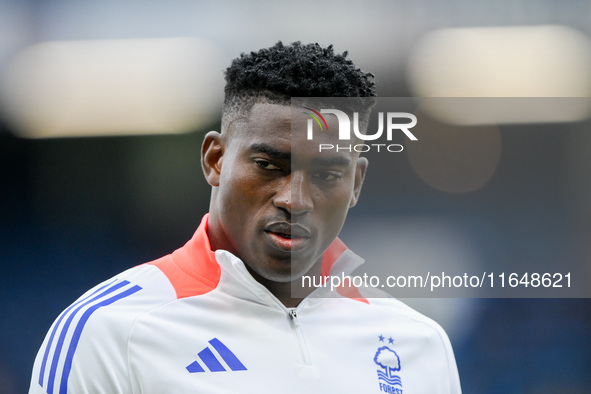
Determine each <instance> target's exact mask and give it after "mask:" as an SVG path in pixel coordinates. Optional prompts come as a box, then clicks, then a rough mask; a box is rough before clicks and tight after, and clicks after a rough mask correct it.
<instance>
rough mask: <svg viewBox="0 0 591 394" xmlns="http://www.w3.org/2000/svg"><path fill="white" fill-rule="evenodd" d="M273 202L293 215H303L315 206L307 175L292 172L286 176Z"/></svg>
mask: <svg viewBox="0 0 591 394" xmlns="http://www.w3.org/2000/svg"><path fill="white" fill-rule="evenodd" d="M273 204H274V205H275V206H276V207H277V208H280V209H283V210H285V211H286V212H287V213H289V214H290V215H292V216H299V215H303V214H305V213H307V212H309V211H311V210H312V209H313V208H314V203H313V201H312V196H311V190H310V185H309V182H308V181H307V180H306V176H305V175H304V174H302V173H299V172H292V173H291V174H290V176H288V177H285V178H284V183H283V185H282V187H281V189H280V190H279V191H278V192H277V194H275V197H274V200H273Z"/></svg>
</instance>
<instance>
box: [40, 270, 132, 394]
mask: <svg viewBox="0 0 591 394" xmlns="http://www.w3.org/2000/svg"><path fill="white" fill-rule="evenodd" d="M141 289H142V288H141V287H140V286H137V285H133V284H131V283H130V282H128V281H126V280H117V279H115V280H113V281H111V282H109V283H107V284H106V285H104V286H102V287H100V288H98V289H97V290H95V291H94V292H92V293H91V294H90V295H88V296H86V297H84V298H81V299H79V300H78V301H76V302H75V303H74V304H72V305H70V307H69V308H68V309H66V310H65V311H64V312H62V314H61V315H60V316H59V317H58V319H57V320H56V322H55V324H54V326H53V328H52V330H51V334H50V335H49V339H48V341H47V345H46V346H45V351H44V353H43V360H42V362H41V371H40V372H39V377H38V382H39V385H40V386H41V387H43V388H45V391H46V392H47V393H48V394H54V393H60V394H66V393H67V392H68V378H69V376H70V372H71V371H72V361H73V359H74V354H75V353H76V348H77V346H78V342H79V341H80V336H81V335H82V330H84V326H85V325H86V323H87V322H88V319H89V318H90V316H92V314H93V313H94V312H96V311H97V310H98V309H100V308H102V307H105V306H107V305H111V304H112V303H114V302H116V301H119V300H121V299H123V298H125V297H129V296H130V295H132V294H134V293H136V292H138V291H139V290H141Z"/></svg>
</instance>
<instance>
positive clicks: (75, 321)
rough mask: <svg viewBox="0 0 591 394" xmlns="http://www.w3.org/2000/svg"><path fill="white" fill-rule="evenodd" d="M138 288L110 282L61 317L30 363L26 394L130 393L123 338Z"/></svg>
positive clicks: (78, 302) (127, 282)
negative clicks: (31, 367)
mask: <svg viewBox="0 0 591 394" xmlns="http://www.w3.org/2000/svg"><path fill="white" fill-rule="evenodd" d="M141 290H142V288H141V287H140V286H138V285H137V284H134V283H131V282H129V281H127V280H125V279H118V278H115V279H112V280H109V281H107V282H105V283H103V284H100V285H98V286H97V287H95V288H94V289H91V290H90V291H88V292H87V293H86V294H84V295H83V296H82V297H81V298H79V299H78V300H77V301H76V302H74V303H73V304H72V305H70V306H69V307H68V308H67V309H66V310H65V311H63V312H62V313H61V314H60V315H59V316H58V318H57V319H56V320H55V322H54V323H53V325H52V326H51V328H50V329H49V332H48V333H47V335H46V337H45V340H44V341H43V345H42V346H41V349H40V350H39V352H38V354H37V357H36V359H35V363H34V367H33V373H32V377H31V384H30V388H29V393H30V394H37V393H39V394H41V393H48V394H57V393H60V394H66V393H76V394H81V393H93V394H100V393H105V394H106V393H131V384H130V380H129V370H128V365H127V336H128V333H129V328H130V327H131V325H132V324H133V320H131V319H130V313H129V312H130V310H131V309H132V307H133V303H134V298H136V297H137V294H139V293H141Z"/></svg>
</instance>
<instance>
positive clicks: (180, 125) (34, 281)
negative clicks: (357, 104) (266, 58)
mask: <svg viewBox="0 0 591 394" xmlns="http://www.w3.org/2000/svg"><path fill="white" fill-rule="evenodd" d="M590 37H591V1H589V0H585V1H583V0H572V1H568V2H561V3H559V2H557V1H550V0H518V1H511V2H498V1H485V2H472V1H468V0H450V1H446V2H438V1H435V0H417V1H412V2H408V1H385V0H384V1H376V0H373V1H366V2H351V3H348V4H347V5H346V6H345V5H344V3H343V2H340V1H325V2H322V3H320V4H319V3H318V2H313V1H308V0H304V1H300V2H297V3H287V2H270V1H250V2H239V1H220V2H216V3H215V4H214V3H213V2H205V1H192V0H173V1H169V2H158V1H151V0H147V1H146V0H143V1H139V0H136V1H115V0H105V1H102V2H84V1H75V0H56V1H52V2H42V1H38V0H24V1H16V0H0V205H1V208H0V240H1V243H0V267H1V270H2V271H1V279H0V281H1V282H0V283H1V285H0V297H1V299H2V306H1V308H2V309H1V311H0V331H1V332H2V334H1V335H0V392H2V393H6V394H12V393H21V392H25V391H26V390H27V387H28V381H29V374H30V369H31V366H32V362H33V358H34V356H35V353H36V351H37V349H38V348H39V346H40V344H41V341H42V339H43V336H44V334H45V332H46V331H47V329H48V328H49V326H50V324H51V322H52V321H53V319H54V318H55V317H56V316H57V314H58V313H59V312H60V311H61V310H63V309H64V308H65V307H66V306H67V305H68V304H69V303H70V302H72V301H73V300H74V299H75V298H76V297H77V296H79V295H80V294H81V293H82V292H83V291H85V290H87V289H88V288H90V287H91V286H93V285H94V284H96V283H97V282H99V281H102V280H104V279H106V278H108V277H110V276H112V275H114V274H116V273H117V272H120V271H122V270H124V269H126V268H128V267H131V266H133V265H136V264H139V263H142V262H144V261H147V260H151V259H153V258H156V257H159V256H161V255H163V254H165V253H168V252H170V251H172V250H174V249H175V248H176V247H178V246H179V245H181V244H183V243H184V242H185V241H186V240H187V239H189V237H190V236H191V234H192V233H193V231H194V229H195V228H196V226H197V225H198V223H199V220H200V218H201V216H202V215H203V214H204V213H205V212H206V211H207V207H208V200H209V197H208V196H209V188H208V187H207V185H206V183H205V181H204V180H203V177H202V175H201V170H200V166H199V148H200V143H201V139H202V137H203V134H204V132H206V131H208V130H212V129H219V126H220V125H219V122H218V119H219V111H220V107H221V100H222V94H221V93H222V86H223V74H222V70H223V68H224V67H225V66H227V65H228V64H229V62H230V61H231V59H233V58H234V57H236V56H237V55H238V54H240V53H241V52H247V51H250V50H256V49H259V48H262V47H266V46H270V45H272V44H274V43H275V42H276V41H278V40H282V41H284V42H292V41H296V40H301V41H303V42H319V43H320V44H322V45H327V44H330V43H332V44H334V46H335V48H336V50H337V51H344V50H348V51H349V53H350V56H351V58H352V59H353V60H354V61H355V62H356V63H357V64H358V65H359V66H360V67H361V68H363V69H365V70H369V71H372V72H374V73H375V74H376V76H377V78H376V80H377V84H378V93H379V95H380V96H383V97H388V96H391V97H410V96H425V97H433V96H434V97H579V98H585V97H590V96H591V38H590ZM584 102H585V100H583V103H584ZM587 102H588V101H587ZM588 110H589V108H588V107H587V108H582V109H581V111H579V112H577V115H576V116H574V117H573V118H570V119H567V121H568V122H569V123H568V126H565V127H566V129H565V128H561V130H566V132H560V133H557V132H555V128H554V127H553V124H554V123H553V122H555V120H552V119H548V118H547V116H546V115H547V114H539V115H540V118H536V117H535V116H534V117H531V118H526V119H521V120H520V121H519V125H515V124H511V125H507V126H501V127H500V128H499V129H496V130H495V131H493V137H494V136H496V135H498V136H500V138H498V139H494V141H498V147H497V148H498V151H496V152H493V153H492V154H491V155H492V157H494V158H495V159H494V160H493V161H494V166H493V168H488V169H485V170H483V172H482V176H480V177H477V178H476V179H473V180H471V181H470V183H469V184H459V185H458V184H457V182H456V180H454V179H452V178H453V177H452V178H450V179H447V180H446V178H445V177H444V178H443V180H442V175H441V174H440V173H437V172H433V171H431V172H429V169H427V170H425V168H423V167H420V166H417V160H419V159H417V158H416V155H415V156H412V155H411V154H409V157H407V156H404V157H402V156H401V157H400V158H399V159H397V163H399V165H397V166H396V167H394V168H392V175H391V179H389V180H388V181H387V182H384V181H383V180H382V181H381V182H380V180H378V181H377V184H378V185H381V186H382V187H386V186H387V187H389V188H390V189H392V190H393V193H394V194H393V196H394V197H392V200H391V201H389V203H390V204H391V206H392V207H393V208H392V209H391V210H389V211H388V212H383V211H376V209H375V206H373V205H372V203H371V201H369V200H370V199H366V200H363V198H362V203H361V204H360V205H359V206H358V207H356V208H355V209H354V210H353V211H351V214H350V221H349V222H348V223H347V227H346V229H345V230H344V233H343V237H344V238H345V240H347V239H350V240H351V242H352V243H355V240H356V239H357V242H358V243H359V242H360V241H359V237H358V236H357V235H355V228H363V229H368V228H369V229H373V231H374V232H375V233H374V235H372V236H373V237H374V238H375V236H376V234H377V235H379V234H382V235H383V234H388V235H389V236H390V237H389V238H387V239H388V240H394V241H392V242H394V243H393V245H398V246H399V247H398V248H396V250H397V251H398V252H397V253H399V254H400V255H401V256H403V257H404V258H413V259H415V260H417V259H419V260H422V261H437V258H439V257H441V256H444V257H445V258H446V259H448V260H453V261H463V260H466V261H470V260H474V261H483V262H485V263H487V264H490V265H494V263H495V262H499V263H500V264H501V263H502V265H503V266H506V265H508V266H511V265H515V266H518V265H519V264H520V262H523V261H528V262H540V264H541V266H543V267H546V266H548V267H557V266H559V262H560V261H567V260H568V261H577V262H580V264H589V263H591V261H590V260H591V258H590V257H591V247H590V245H591V227H590V225H589V223H590V222H591V204H590V201H591V199H590V197H591V182H590V181H589V180H590V179H591V155H590V154H589V152H591V134H589V129H590V128H589V126H590V123H589V120H588V112H589V111H588ZM509 123H511V122H509ZM494 138H497V137H494ZM442 144H443V145H441V146H440V147H441V149H442V150H443V151H444V152H449V155H450V157H452V156H453V157H457V156H462V152H464V151H462V150H460V151H458V150H457V149H459V148H458V144H449V146H446V145H445V141H442ZM471 144H472V145H470V144H469V145H468V146H467V147H461V149H464V150H465V149H468V150H471V149H478V148H479V147H481V141H479V140H478V139H475V140H474V141H473V142H471ZM479 144H480V145H479ZM495 146H497V145H495ZM488 153H490V152H488ZM413 157H414V159H413ZM419 161H420V160H419ZM454 163H455V164H454V165H456V166H469V165H471V164H472V162H471V161H470V160H468V161H467V162H465V161H462V160H458V161H456V162H454ZM372 165H375V164H374V163H372ZM378 165H379V163H378ZM386 165H387V164H386ZM419 167H420V168H419ZM385 184H387V185H386V186H384V185H385ZM373 192H374V193H376V194H374V195H378V196H379V192H380V189H377V190H373ZM364 193H368V194H370V195H371V193H372V190H371V186H370V187H369V188H368V190H366V191H364ZM366 197H367V196H366ZM364 202H365V203H364ZM368 218H369V219H372V218H373V219H375V220H374V221H373V222H368ZM370 236H371V234H370ZM396 242H397V243H396ZM386 243H387V241H386ZM413 243H416V244H413ZM389 245H392V244H389ZM413 245H414V246H416V245H431V246H432V247H430V248H423V249H422V252H421V254H419V255H412V256H411V255H409V253H410V252H408V251H410V250H413V247H412V246H413ZM360 246H361V247H362V246H363V245H362V242H361V245H360ZM415 249H416V248H415ZM405 253H406V254H405ZM360 254H362V255H363V253H362V252H360ZM413 261H414V260H413ZM434 268H437V267H436V266H434ZM583 280H587V281H590V280H591V275H590V276H589V277H587V278H583ZM409 303H411V304H413V305H414V306H416V307H417V308H419V309H420V310H422V311H423V312H424V313H426V314H427V315H430V316H432V317H434V318H436V319H437V320H438V321H440V323H441V324H442V325H443V326H444V327H445V328H446V329H447V330H448V332H449V334H450V337H451V340H452V343H453V345H454V348H455V351H456V357H457V360H458V367H459V370H460V377H461V380H462V384H463V389H464V392H465V393H497V392H508V393H538V392H558V393H588V392H591V375H590V374H589V369H590V367H591V335H590V334H589V333H590V332H591V302H590V301H589V299H451V300H447V299H442V300H409ZM426 373H428V371H426Z"/></svg>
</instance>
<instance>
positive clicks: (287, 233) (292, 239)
mask: <svg viewBox="0 0 591 394" xmlns="http://www.w3.org/2000/svg"><path fill="white" fill-rule="evenodd" d="M265 233H266V234H267V235H268V239H269V242H270V243H271V245H272V246H273V247H275V248H276V249H279V250H282V251H287V252H290V251H297V250H301V249H303V248H305V247H306V245H307V243H308V241H309V240H310V238H311V237H312V233H311V232H310V230H308V229H307V228H306V227H304V226H302V225H300V224H295V223H288V222H274V223H271V224H269V225H268V226H266V227H265Z"/></svg>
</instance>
